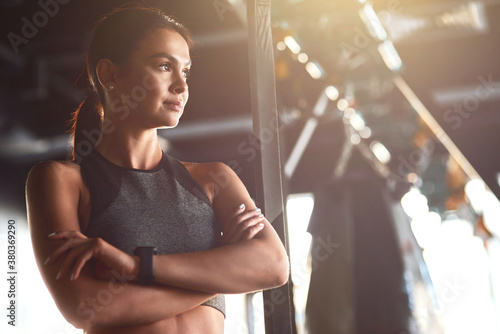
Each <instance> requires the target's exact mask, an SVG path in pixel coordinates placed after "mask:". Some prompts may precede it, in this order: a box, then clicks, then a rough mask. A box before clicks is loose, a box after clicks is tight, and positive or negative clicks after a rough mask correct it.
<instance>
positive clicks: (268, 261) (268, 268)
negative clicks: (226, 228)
mask: <svg viewBox="0 0 500 334" xmlns="http://www.w3.org/2000/svg"><path fill="white" fill-rule="evenodd" d="M269 228H272V227H271V226H270V225H269ZM278 242H279V241H278ZM279 246H280V247H281V244H279ZM280 247H276V246H273V244H272V243H271V245H270V243H269V242H265V241H264V240H263V239H259V238H255V239H251V240H246V241H242V242H238V243H234V244H230V245H226V246H223V247H219V248H214V249H211V250H209V251H205V252H197V253H182V254H171V255H159V256H158V255H155V256H154V264H153V268H154V273H155V280H156V282H158V283H161V284H166V285H171V286H177V287H181V288H187V289H194V290H200V291H206V292H212V293H246V292H250V291H257V290H264V289H268V288H272V287H276V286H279V285H282V284H284V283H285V282H286V280H287V279H288V258H287V257H286V254H285V253H284V251H282V249H281V248H280Z"/></svg>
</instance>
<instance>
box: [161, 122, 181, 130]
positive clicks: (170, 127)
mask: <svg viewBox="0 0 500 334" xmlns="http://www.w3.org/2000/svg"><path fill="white" fill-rule="evenodd" d="M178 124H179V122H176V123H175V124H172V125H163V126H160V127H158V129H160V130H161V129H173V128H175V127H176V126H177V125H178Z"/></svg>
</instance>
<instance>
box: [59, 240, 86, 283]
mask: <svg viewBox="0 0 500 334" xmlns="http://www.w3.org/2000/svg"><path fill="white" fill-rule="evenodd" d="M93 253H94V249H93V247H91V245H89V244H88V243H87V244H81V245H80V246H79V247H75V248H72V249H70V250H69V251H68V252H67V253H66V254H65V256H64V257H63V258H62V262H61V266H60V268H59V273H58V277H57V278H58V279H60V278H66V277H67V278H70V279H74V277H75V274H76V273H78V274H79V272H80V269H81V268H82V267H83V265H84V264H85V263H86V262H87V261H88V260H89V259H91V258H92V255H93ZM75 269H76V270H75Z"/></svg>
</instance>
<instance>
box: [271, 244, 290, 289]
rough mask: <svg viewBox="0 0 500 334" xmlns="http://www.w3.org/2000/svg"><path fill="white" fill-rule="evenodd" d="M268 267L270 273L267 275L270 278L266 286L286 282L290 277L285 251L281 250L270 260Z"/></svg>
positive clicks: (279, 284) (274, 285) (273, 286)
mask: <svg viewBox="0 0 500 334" xmlns="http://www.w3.org/2000/svg"><path fill="white" fill-rule="evenodd" d="M270 267H271V268H272V269H271V275H269V278H270V280H269V283H268V284H269V287H268V288H277V287H279V286H282V285H284V284H286V283H287V282H288V278H289V277H290V264H289V261H288V256H287V255H286V253H285V252H282V254H280V255H279V257H278V258H277V259H275V260H274V261H272V263H270Z"/></svg>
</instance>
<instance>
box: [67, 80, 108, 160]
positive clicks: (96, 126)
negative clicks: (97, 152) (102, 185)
mask: <svg viewBox="0 0 500 334" xmlns="http://www.w3.org/2000/svg"><path fill="white" fill-rule="evenodd" d="M101 112H102V105H101V103H100V101H99V97H98V95H97V93H96V92H95V91H94V90H92V91H91V92H90V94H89V95H87V97H86V98H85V100H84V101H83V102H82V103H81V104H80V105H79V106H78V108H77V109H76V111H75V112H74V113H73V114H72V118H71V120H70V121H69V123H70V125H71V129H70V131H71V137H72V142H73V149H72V153H71V157H70V158H71V160H72V161H75V162H77V163H79V162H81V159H82V158H83V157H85V156H87V155H89V154H90V153H91V152H92V149H93V148H94V145H95V144H96V143H97V140H98V139H99V136H100V134H101V126H102V120H101Z"/></svg>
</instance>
